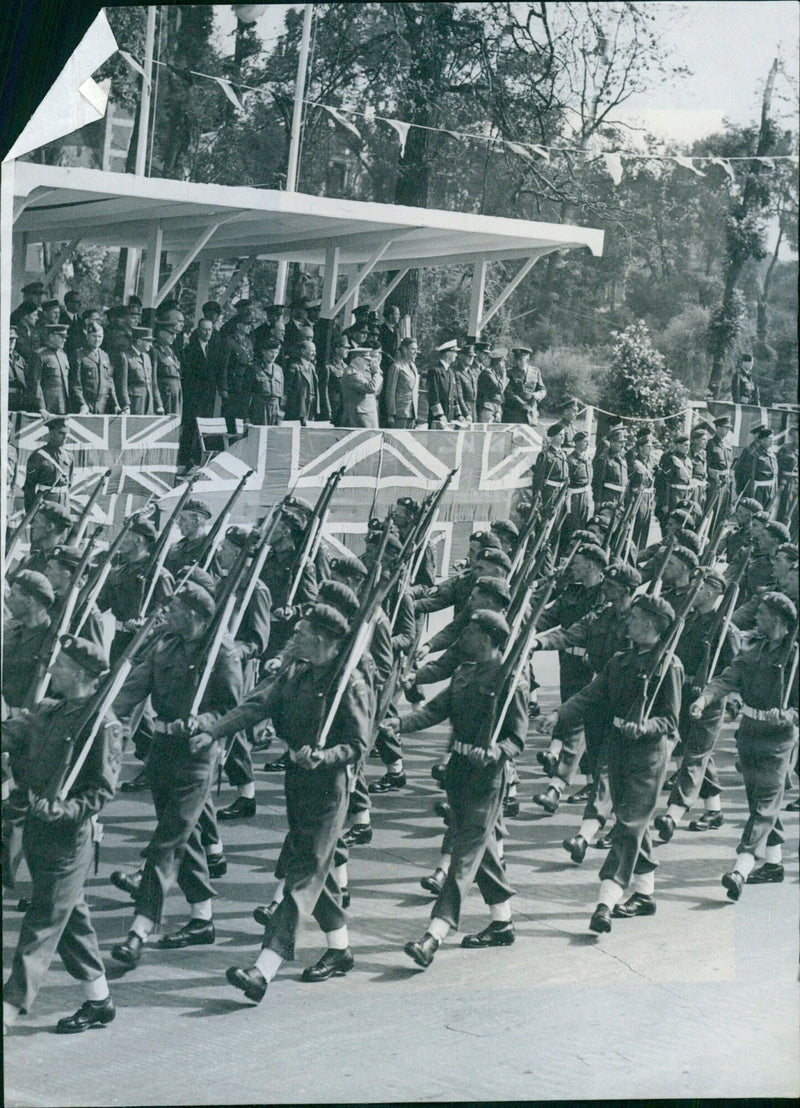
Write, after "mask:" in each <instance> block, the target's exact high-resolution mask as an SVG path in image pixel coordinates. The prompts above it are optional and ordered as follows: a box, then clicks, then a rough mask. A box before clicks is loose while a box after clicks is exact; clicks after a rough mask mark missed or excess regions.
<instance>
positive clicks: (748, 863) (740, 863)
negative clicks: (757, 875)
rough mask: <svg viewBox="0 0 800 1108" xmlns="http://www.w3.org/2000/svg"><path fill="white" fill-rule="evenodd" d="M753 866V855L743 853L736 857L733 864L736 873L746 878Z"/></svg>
mask: <svg viewBox="0 0 800 1108" xmlns="http://www.w3.org/2000/svg"><path fill="white" fill-rule="evenodd" d="M755 864H756V858H755V855H754V854H747V853H746V852H743V853H742V854H737V855H736V861H735V862H734V863H733V868H734V870H735V871H736V872H737V873H741V875H742V877H744V878H747V877H749V876H750V874H751V873H752V872H753V869H754V868H755Z"/></svg>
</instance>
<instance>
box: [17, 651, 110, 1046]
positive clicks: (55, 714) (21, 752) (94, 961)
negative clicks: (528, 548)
mask: <svg viewBox="0 0 800 1108" xmlns="http://www.w3.org/2000/svg"><path fill="white" fill-rule="evenodd" d="M107 668H108V667H107V662H106V659H105V658H104V656H103V654H102V651H101V650H100V649H99V648H98V647H97V646H95V645H94V644H93V643H90V642H88V641H86V640H85V639H80V638H73V637H72V636H68V637H65V638H64V639H62V642H61V651H60V653H59V655H58V657H57V658H56V661H55V662H54V664H53V670H52V679H51V689H52V691H53V693H55V695H56V696H57V697H59V698H60V699H46V700H44V701H42V703H41V704H40V705H39V706H38V707H37V708H36V709H35V710H34V712H32V713H31V714H30V715H24V716H20V717H19V718H17V719H14V720H6V722H5V723H4V724H3V750H4V751H5V750H8V751H9V752H10V755H11V761H12V766H13V770H14V776H15V778H16V779H17V780H18V782H19V783H20V784H21V785H22V786H23V787H25V788H26V789H27V790H28V793H29V796H30V800H31V803H30V806H29V809H28V812H27V814H26V816H25V825H24V830H23V848H24V851H25V858H26V861H27V863H28V868H29V870H30V873H31V878H32V881H33V891H32V894H31V904H30V907H29V908H28V910H27V912H26V913H25V918H24V919H23V921H22V929H21V931H20V936H19V940H18V942H17V949H16V951H15V952H14V957H13V960H12V964H11V973H10V975H9V978H8V980H7V981H6V984H5V988H4V994H3V1030H4V1032H5V1030H6V1029H7V1028H8V1027H9V1026H11V1025H12V1024H13V1023H14V1022H15V1021H16V1019H17V1018H18V1017H19V1015H21V1014H27V1013H28V1012H30V1009H31V1006H32V1004H33V1002H34V1000H35V998H36V995H37V993H38V991H39V989H40V988H41V986H42V983H43V981H44V977H45V974H46V972H47V969H48V967H49V965H50V962H51V961H52V959H53V957H54V956H55V954H56V952H58V954H59V955H60V957H61V960H62V962H63V963H64V968H65V969H66V970H67V972H68V973H69V974H70V976H71V977H74V978H75V979H76V980H78V981H80V982H81V984H82V986H83V989H84V993H85V996H86V1001H85V1003H84V1004H82V1005H81V1007H80V1008H79V1009H78V1010H77V1012H75V1013H74V1015H72V1016H69V1017H66V1018H64V1019H62V1020H59V1022H58V1025H57V1028H56V1030H57V1031H58V1032H59V1033H60V1034H74V1033H76V1032H81V1031H87V1030H88V1029H89V1028H93V1027H102V1026H105V1025H106V1024H109V1023H111V1021H112V1020H113V1019H114V1016H115V1010H114V1003H113V1001H112V1000H111V998H110V996H109V990H108V983H107V981H106V976H105V966H104V964H103V959H102V957H101V954H100V947H99V944H98V941H97V935H96V934H95V930H94V927H93V926H92V920H91V916H90V915H89V909H88V906H87V904H86V900H85V898H84V893H83V886H84V882H85V881H86V878H87V877H88V875H89V868H90V866H91V863H92V856H93V849H92V844H93V838H94V836H93V822H94V819H95V817H97V816H98V815H99V813H100V812H101V811H102V809H103V806H104V805H105V804H106V803H107V802H108V801H109V800H110V799H111V797H112V796H113V795H114V789H115V787H116V783H117V777H118V775H119V768H120V764H121V762H122V729H121V727H120V726H119V723H118V722H117V721H116V719H115V718H114V716H113V715H112V714H109V715H107V716H106V718H105V720H104V722H103V723H102V725H101V727H100V731H99V733H98V735H97V737H96V738H95V740H94V742H93V743H92V746H91V748H90V752H89V756H88V758H87V759H86V761H85V762H84V764H83V766H82V768H81V770H80V772H79V773H78V776H77V778H76V780H75V782H74V784H73V785H72V787H71V788H70V790H69V792H68V794H67V795H66V797H63V798H62V797H61V796H60V795H59V793H60V790H61V788H62V787H63V784H64V783H65V780H66V777H67V775H68V774H69V772H70V770H71V769H72V766H73V765H74V763H75V761H76V759H77V756H78V754H79V752H80V751H81V749H82V744H81V742H80V737H79V736H76V735H75V733H74V730H73V729H74V727H75V725H76V723H77V721H78V720H80V719H81V717H82V716H83V713H84V712H85V711H86V709H87V706H88V704H89V702H90V701H91V698H92V696H93V695H94V693H95V692H96V690H97V686H98V682H99V681H100V679H101V678H102V676H103V675H104V674H105V673H106V672H107ZM91 722H92V721H91V720H89V721H87V723H88V725H90V724H91ZM81 733H82V734H83V732H81ZM73 738H75V739H76V740H77V741H75V742H71V741H70V740H72V739H73Z"/></svg>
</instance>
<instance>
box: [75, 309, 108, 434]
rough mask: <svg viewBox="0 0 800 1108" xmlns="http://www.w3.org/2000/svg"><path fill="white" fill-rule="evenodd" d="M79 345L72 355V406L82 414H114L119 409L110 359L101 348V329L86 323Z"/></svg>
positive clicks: (96, 325)
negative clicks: (81, 341)
mask: <svg viewBox="0 0 800 1108" xmlns="http://www.w3.org/2000/svg"><path fill="white" fill-rule="evenodd" d="M82 335H83V343H82V344H81V345H80V346H79V347H78V349H77V350H76V351H75V353H74V355H73V356H72V359H71V363H72V403H73V405H74V406H75V407H76V408H77V410H78V412H79V413H80V414H81V415H83V414H84V413H86V412H91V413H92V414H93V415H106V414H109V413H110V414H114V415H116V413H117V412H119V410H120V406H119V401H118V400H117V392H116V389H115V387H114V371H113V369H112V368H111V360H110V358H109V356H108V354H106V352H105V350H103V349H102V342H103V328H102V327H101V326H100V324H99V323H90V324H89V325H88V326H87V327H86V328H85V330H83V332H82Z"/></svg>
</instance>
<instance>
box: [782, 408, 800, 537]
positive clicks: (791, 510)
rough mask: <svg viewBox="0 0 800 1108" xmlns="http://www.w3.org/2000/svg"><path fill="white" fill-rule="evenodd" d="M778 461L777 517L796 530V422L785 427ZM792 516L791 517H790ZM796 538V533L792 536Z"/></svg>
mask: <svg viewBox="0 0 800 1108" xmlns="http://www.w3.org/2000/svg"><path fill="white" fill-rule="evenodd" d="M777 462H778V496H779V498H778V511H777V515H778V519H779V520H780V521H781V522H782V523H785V524H786V525H787V526H788V527H789V528H790V529H791V527H792V525H793V526H794V528H795V532H796V530H797V424H796V423H795V424H790V425H789V427H787V428H786V442H784V444H783V445H782V446H781V447H780V449H779V450H778V454H777ZM792 516H793V519H791V518H790V517H792ZM793 538H794V540H795V541H796V540H797V534H796V533H795V535H794V536H793Z"/></svg>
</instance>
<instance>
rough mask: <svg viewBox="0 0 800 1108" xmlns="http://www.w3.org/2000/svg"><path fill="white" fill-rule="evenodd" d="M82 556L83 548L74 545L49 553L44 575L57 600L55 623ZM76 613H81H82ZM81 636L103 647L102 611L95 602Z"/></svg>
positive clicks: (53, 618)
mask: <svg viewBox="0 0 800 1108" xmlns="http://www.w3.org/2000/svg"><path fill="white" fill-rule="evenodd" d="M82 557H83V550H82V549H81V548H80V547H78V546H73V545H64V546H56V547H54V548H53V549H52V550H51V551H50V553H49V554H48V557H47V562H46V564H45V567H44V575H45V577H46V578H47V580H48V581H49V582H50V584H51V585H52V587H53V593H54V596H55V602H54V604H53V608H52V610H51V612H50V616H51V619H52V620H53V622H54V623H57V622H58V620H59V618H60V616H61V613H62V611H63V608H64V604H65V602H66V599H67V594H68V592H69V590H70V586H71V582H72V578H73V575H74V573H75V570H76V569H77V568H78V566H79V564H80V562H81V559H82ZM88 569H89V567H87V568H86V570H85V571H84V574H83V575H82V577H81V579H80V582H79V584H84V583H85V581H86V576H87V574H88ZM76 614H77V615H80V613H76ZM71 622H72V623H73V624H74V623H75V617H73V619H72V621H71ZM81 637H82V638H84V639H88V640H89V641H90V642H93V643H94V644H95V645H96V646H98V647H100V649H101V650H102V649H103V642H104V638H105V636H104V634H103V625H102V623H101V620H100V613H99V612H98V610H97V606H96V605H95V604H93V605H92V607H91V608H90V609H89V612H88V614H87V616H86V619H85V620H84V623H83V628H82V630H81Z"/></svg>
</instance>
